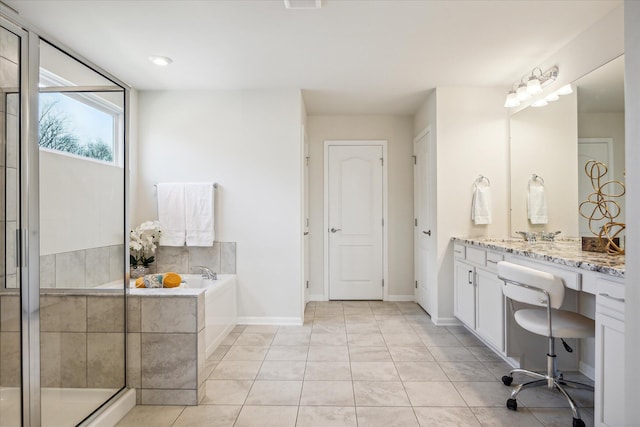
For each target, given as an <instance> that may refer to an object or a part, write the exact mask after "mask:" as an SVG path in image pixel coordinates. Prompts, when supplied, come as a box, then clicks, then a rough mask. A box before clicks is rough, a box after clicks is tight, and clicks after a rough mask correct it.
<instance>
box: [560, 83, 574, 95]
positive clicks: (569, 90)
mask: <svg viewBox="0 0 640 427" xmlns="http://www.w3.org/2000/svg"><path fill="white" fill-rule="evenodd" d="M570 93H573V88H572V87H571V84H567V85H564V86H562V87H561V88H560V89H558V92H557V94H558V95H569V94H570Z"/></svg>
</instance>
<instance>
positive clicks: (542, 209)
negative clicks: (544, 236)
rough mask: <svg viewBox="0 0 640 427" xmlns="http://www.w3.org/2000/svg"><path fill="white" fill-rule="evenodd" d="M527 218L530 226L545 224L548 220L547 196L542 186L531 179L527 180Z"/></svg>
mask: <svg viewBox="0 0 640 427" xmlns="http://www.w3.org/2000/svg"><path fill="white" fill-rule="evenodd" d="M527 217H528V218H529V221H531V224H546V223H547V221H548V220H549V217H548V215H547V195H546V193H545V189H544V184H542V183H541V182H538V181H537V180H533V179H532V180H529V194H528V197H527Z"/></svg>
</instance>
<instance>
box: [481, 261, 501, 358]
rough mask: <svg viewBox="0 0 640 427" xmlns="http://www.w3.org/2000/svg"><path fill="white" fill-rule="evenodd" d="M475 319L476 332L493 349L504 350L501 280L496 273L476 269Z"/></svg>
mask: <svg viewBox="0 0 640 427" xmlns="http://www.w3.org/2000/svg"><path fill="white" fill-rule="evenodd" d="M476 289H477V304H476V305H477V321H476V332H477V333H478V335H480V336H481V337H482V338H484V340H485V341H488V343H489V344H491V345H492V346H493V347H494V348H495V349H497V350H499V351H500V352H501V353H502V352H504V315H505V313H504V306H505V305H504V295H503V294H502V280H500V279H498V276H497V274H496V273H494V272H491V271H487V270H484V269H480V268H479V269H477V271H476Z"/></svg>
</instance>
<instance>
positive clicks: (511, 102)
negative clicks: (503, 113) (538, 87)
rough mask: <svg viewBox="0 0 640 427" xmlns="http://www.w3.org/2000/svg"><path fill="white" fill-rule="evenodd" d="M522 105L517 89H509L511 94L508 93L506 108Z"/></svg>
mask: <svg viewBox="0 0 640 427" xmlns="http://www.w3.org/2000/svg"><path fill="white" fill-rule="evenodd" d="M519 105H520V101H518V97H517V96H516V91H514V90H511V91H509V95H507V100H506V101H505V102H504V106H505V107H506V108H511V107H517V106H519Z"/></svg>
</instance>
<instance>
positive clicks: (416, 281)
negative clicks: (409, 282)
mask: <svg viewBox="0 0 640 427" xmlns="http://www.w3.org/2000/svg"><path fill="white" fill-rule="evenodd" d="M416 289H418V281H417V280H416Z"/></svg>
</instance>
